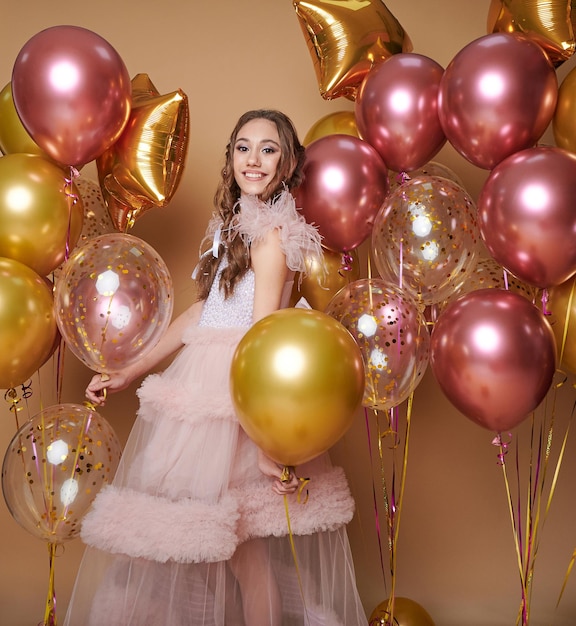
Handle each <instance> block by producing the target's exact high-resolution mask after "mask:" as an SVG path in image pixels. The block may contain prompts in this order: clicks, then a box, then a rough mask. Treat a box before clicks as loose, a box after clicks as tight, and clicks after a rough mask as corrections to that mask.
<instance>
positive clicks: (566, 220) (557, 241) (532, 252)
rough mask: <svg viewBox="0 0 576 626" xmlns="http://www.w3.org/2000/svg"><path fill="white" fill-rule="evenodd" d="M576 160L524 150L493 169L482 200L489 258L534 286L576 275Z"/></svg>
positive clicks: (551, 151)
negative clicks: (575, 202) (492, 258)
mask: <svg viewBox="0 0 576 626" xmlns="http://www.w3.org/2000/svg"><path fill="white" fill-rule="evenodd" d="M575 197H576V155H574V154H572V153H571V152H568V151H566V150H563V149H562V148H555V147H537V148H529V149H527V150H522V151H520V152H518V153H516V154H514V155H512V156H510V157H508V158H507V159H505V160H504V161H502V163H500V164H499V165H498V166H496V167H495V168H494V170H493V171H492V173H491V174H490V176H489V177H488V179H487V180H486V182H485V183H484V186H483V187H482V190H481V191H480V195H479V197H478V220H479V227H480V232H481V234H482V238H483V239H484V242H485V244H486V247H487V248H488V250H489V252H490V254H491V255H492V256H493V257H494V258H495V259H496V261H498V263H500V265H502V266H503V267H505V268H506V269H507V270H508V271H510V272H511V273H512V274H514V275H515V276H517V277H518V278H520V279H521V280H523V281H525V282H526V283H529V284H530V285H533V286H535V287H540V288H546V287H551V286H553V285H559V284H560V283H563V282H564V281H566V280H568V278H570V277H571V276H572V275H573V274H574V273H576V210H575V208H574V198H575Z"/></svg>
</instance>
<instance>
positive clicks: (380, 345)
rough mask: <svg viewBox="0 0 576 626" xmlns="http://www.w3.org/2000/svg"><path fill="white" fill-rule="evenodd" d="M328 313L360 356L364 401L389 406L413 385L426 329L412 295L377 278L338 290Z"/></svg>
mask: <svg viewBox="0 0 576 626" xmlns="http://www.w3.org/2000/svg"><path fill="white" fill-rule="evenodd" d="M326 313H327V314H328V315H330V316H332V317H333V318H334V319H336V320H338V321H339V322H340V323H341V324H342V325H343V326H344V327H345V328H347V329H348V330H349V331H350V333H351V334H352V336H353V337H354V339H355V340H356V343H357V344H358V346H359V347H360V351H361V352H362V357H363V359H364V369H365V373H366V385H365V388H364V398H363V402H362V403H363V405H364V406H366V407H369V408H373V409H381V410H387V409H390V408H392V407H394V406H397V405H399V404H400V403H401V402H403V401H404V400H405V399H406V398H407V397H408V396H409V395H410V394H411V393H412V392H413V391H414V389H416V387H417V386H418V384H419V383H420V381H421V380H422V377H423V376H424V373H425V372H426V368H427V366H428V360H429V357H430V333H429V332H428V329H427V327H426V320H425V319H424V316H423V314H422V312H421V311H420V309H419V307H418V306H417V304H416V302H415V301H414V300H413V298H412V296H410V295H409V294H407V293H404V292H403V291H402V290H401V289H399V288H398V287H396V286H395V285H392V284H390V283H387V282H385V281H383V280H380V279H362V280H358V281H355V282H353V283H350V284H349V285H348V286H346V287H344V288H343V289H341V290H340V291H339V292H338V293H337V294H336V295H335V296H334V298H333V299H332V300H331V302H330V303H329V304H328V306H327V307H326Z"/></svg>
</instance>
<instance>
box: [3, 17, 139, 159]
mask: <svg viewBox="0 0 576 626" xmlns="http://www.w3.org/2000/svg"><path fill="white" fill-rule="evenodd" d="M131 96H132V88H131V84H130V76H129V74H128V70H127V69H126V67H125V65H124V63H123V61H122V59H121V58H120V56H119V55H118V53H117V52H116V50H115V49H114V48H113V47H112V46H111V45H110V44H109V43H108V42H107V41H106V40H105V39H103V38H102V37H100V35H97V34H96V33H94V32H92V31H90V30H87V29H85V28H80V27H78V26H53V27H51V28H47V29H45V30H43V31H41V32H39V33H37V34H36V35H34V36H33V37H32V38H31V39H29V40H28V41H27V42H26V44H24V47H23V48H22V49H21V50H20V52H19V54H18V56H17V58H16V61H15V63H14V68H13V70H12V98H13V101H14V106H15V107H16V111H17V112H18V115H19V117H20V119H21V121H22V124H23V125H24V127H25V128H26V130H27V131H28V133H29V134H30V136H31V137H32V139H33V140H34V141H35V142H36V143H37V144H38V146H40V148H42V149H43V150H44V151H45V152H46V153H47V154H48V155H49V156H50V157H51V158H52V159H54V160H55V161H57V162H58V163H61V164H63V165H73V166H81V165H84V164H86V163H88V162H90V161H92V160H94V159H95V158H96V157H97V156H99V155H100V154H102V152H104V151H105V150H106V149H107V148H108V147H109V146H111V145H112V144H113V143H114V142H115V141H116V140H117V139H118V137H119V136H120V134H121V132H122V130H123V129H124V127H125V125H126V123H127V122H128V116H129V115H130V107H131Z"/></svg>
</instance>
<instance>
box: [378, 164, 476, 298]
mask: <svg viewBox="0 0 576 626" xmlns="http://www.w3.org/2000/svg"><path fill="white" fill-rule="evenodd" d="M372 250H373V254H374V261H375V264H376V267H377V269H378V272H379V274H380V276H381V277H382V278H383V279H385V280H389V281H390V282H392V283H394V284H397V285H399V286H401V287H402V289H405V290H407V291H409V292H410V293H412V295H413V296H415V297H416V298H417V299H419V300H420V301H421V302H423V303H424V304H426V305H428V304H434V303H437V302H441V301H442V300H445V299H447V298H448V296H449V295H450V294H452V293H453V292H454V291H456V290H457V289H458V288H459V287H461V286H462V284H463V283H464V281H465V280H466V278H467V276H468V275H469V274H470V273H471V272H472V270H473V268H474V267H475V265H476V260H477V259H478V257H479V255H480V252H481V250H482V243H481V239H480V234H479V229H478V224H477V220H476V207H475V205H474V202H473V200H472V199H471V197H470V196H469V195H468V194H467V193H466V191H465V190H464V189H463V188H462V187H460V185H458V184H456V183H455V182H454V181H451V180H448V179H447V178H440V177H436V176H421V177H417V178H413V179H412V180H410V181H407V182H406V183H405V184H403V185H401V186H400V187H398V188H397V189H396V190H395V191H393V192H392V193H391V194H390V195H389V196H388V198H387V199H386V201H385V202H384V204H383V205H382V208H381V209H380V211H379V212H378V214H377V216H376V219H375V220H374V227H373V230H372Z"/></svg>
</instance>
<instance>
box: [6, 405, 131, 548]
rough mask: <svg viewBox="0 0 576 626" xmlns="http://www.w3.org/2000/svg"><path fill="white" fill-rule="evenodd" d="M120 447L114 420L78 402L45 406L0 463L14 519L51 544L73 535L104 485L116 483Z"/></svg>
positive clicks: (21, 429) (7, 498) (20, 432)
mask: <svg viewBox="0 0 576 626" xmlns="http://www.w3.org/2000/svg"><path fill="white" fill-rule="evenodd" d="M120 453H121V445H120V442H119V440H118V438H117V437H116V434H115V433H114V430H113V429H112V427H111V426H110V424H109V423H108V422H107V421H106V420H105V419H104V418H103V417H102V416H101V415H100V414H99V413H97V412H96V411H94V410H92V409H90V408H87V407H85V406H81V405H78V404H57V405H54V406H50V407H47V408H46V409H44V410H42V411H41V412H40V413H38V414H37V415H35V416H34V417H32V418H31V419H30V420H28V421H27V422H26V423H25V424H24V425H23V426H22V427H21V428H20V429H19V430H18V432H17V433H16V434H15V435H14V438H13V439H12V441H11V442H10V445H9V446H8V449H7V450H6V453H5V456H4V463H3V465H2V489H3V492H4V499H5V501H6V504H7V506H8V509H9V511H10V513H11V514H12V517H13V518H14V519H15V520H16V521H17V522H18V524H20V526H22V528H24V529H25V530H27V531H28V532H29V533H31V534H32V535H34V536H35V537H37V538H38V539H42V540H45V541H47V542H49V543H52V544H58V543H62V542H64V541H68V540H69V539H73V538H74V537H76V536H77V535H78V533H79V532H80V523H81V521H82V517H83V516H84V514H85V513H86V511H87V510H88V508H89V506H90V504H91V503H92V501H93V500H94V498H95V497H96V495H97V493H98V492H99V491H100V489H101V488H102V487H103V486H104V485H106V484H107V483H109V482H111V481H112V478H113V477H114V473H115V471H116V468H117V466H118V462H119V460H120Z"/></svg>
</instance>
